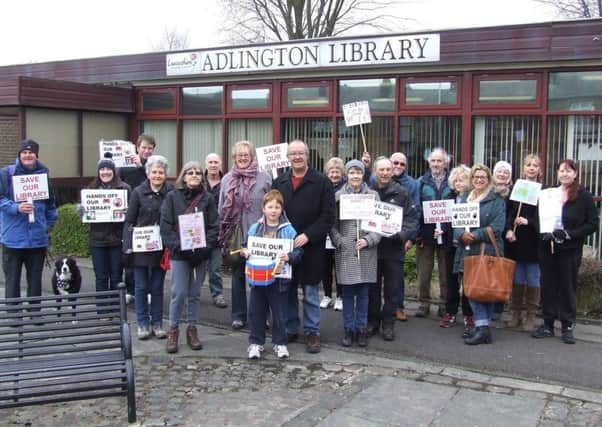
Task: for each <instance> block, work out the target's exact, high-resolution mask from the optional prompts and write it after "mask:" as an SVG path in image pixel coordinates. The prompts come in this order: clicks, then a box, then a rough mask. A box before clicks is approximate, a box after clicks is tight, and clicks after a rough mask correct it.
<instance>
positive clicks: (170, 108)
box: [140, 90, 176, 113]
mask: <svg viewBox="0 0 602 427" xmlns="http://www.w3.org/2000/svg"><path fill="white" fill-rule="evenodd" d="M140 97H141V98H142V101H141V107H142V112H143V113H156V112H175V102H176V101H175V98H176V97H175V91H172V90H163V91H148V92H143V93H142V94H141V95H140Z"/></svg>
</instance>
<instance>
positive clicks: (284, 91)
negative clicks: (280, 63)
mask: <svg viewBox="0 0 602 427" xmlns="http://www.w3.org/2000/svg"><path fill="white" fill-rule="evenodd" d="M332 84H333V81H332V80H331V81H326V80H321V81H303V82H294V81H293V82H283V83H282V84H281V94H280V96H281V98H280V99H281V102H282V106H281V111H282V112H283V113H311V112H320V113H324V112H332V110H333V104H334V90H333V88H332ZM320 87H325V88H327V89H328V103H327V104H326V105H325V106H324V107H289V106H288V89H295V88H320Z"/></svg>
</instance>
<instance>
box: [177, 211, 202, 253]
mask: <svg viewBox="0 0 602 427" xmlns="http://www.w3.org/2000/svg"><path fill="white" fill-rule="evenodd" d="M178 228H179V230H180V249H182V250H183V251H189V250H192V249H198V248H204V247H206V246H207V241H206V239H205V219H204V218H203V212H194V213H190V214H185V215H178Z"/></svg>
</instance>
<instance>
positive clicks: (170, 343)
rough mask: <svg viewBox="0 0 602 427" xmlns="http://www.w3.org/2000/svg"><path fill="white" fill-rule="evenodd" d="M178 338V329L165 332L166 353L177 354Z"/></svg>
mask: <svg viewBox="0 0 602 427" xmlns="http://www.w3.org/2000/svg"><path fill="white" fill-rule="evenodd" d="M179 337H180V330H179V329H171V328H170V329H169V331H167V352H168V353H177V352H178V338H179Z"/></svg>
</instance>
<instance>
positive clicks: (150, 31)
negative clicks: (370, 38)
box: [0, 0, 562, 65]
mask: <svg viewBox="0 0 602 427" xmlns="http://www.w3.org/2000/svg"><path fill="white" fill-rule="evenodd" d="M399 1H400V4H399V6H397V7H396V8H395V10H391V11H390V13H391V14H394V15H396V16H403V17H406V18H409V19H408V20H404V21H401V23H400V26H399V28H398V29H397V28H396V30H395V32H411V31H425V30H442V29H446V28H467V27H483V26H494V25H506V24H522V23H530V22H547V21H554V20H560V19H562V18H561V17H560V16H559V15H558V14H557V12H556V10H555V9H554V8H553V7H550V6H547V5H542V4H541V3H538V2H536V1H535V0H399ZM93 5H94V6H93ZM166 5H168V6H169V7H166ZM2 15H3V19H2V25H0V65H11V64H25V63H32V62H46V61H54V60H63V59H77V58H92V57H99V56H112V55H126V54H134V53H145V52H150V51H152V50H153V46H156V45H157V44H158V42H159V40H160V39H161V35H162V34H163V33H164V32H165V29H166V28H177V30H178V31H182V32H184V31H187V32H188V39H189V48H190V49H203V48H208V47H217V46H220V45H229V44H230V43H228V42H227V41H226V40H227V34H224V33H223V32H220V25H219V24H220V22H223V16H222V11H221V8H220V5H219V1H218V0H196V1H194V2H192V1H182V0H170V1H167V2H165V1H157V0H146V1H140V0H119V1H118V0H103V1H102V2H88V1H81V0H80V1H73V0H71V1H69V0H53V1H43V0H37V1H33V0H20V1H15V0H13V1H10V2H5V3H4V4H3V5H2ZM350 35H352V34H350ZM353 35H357V34H353Z"/></svg>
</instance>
